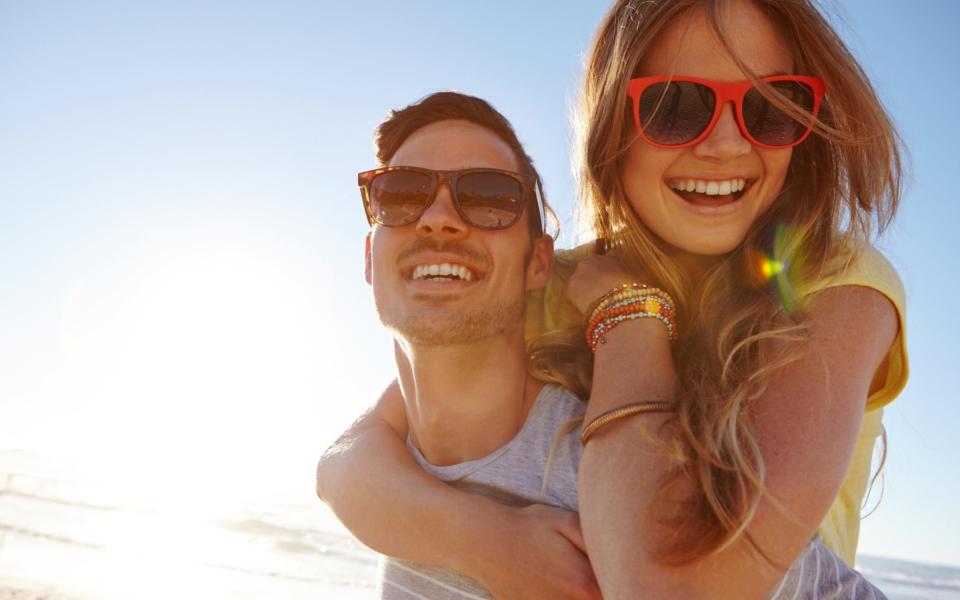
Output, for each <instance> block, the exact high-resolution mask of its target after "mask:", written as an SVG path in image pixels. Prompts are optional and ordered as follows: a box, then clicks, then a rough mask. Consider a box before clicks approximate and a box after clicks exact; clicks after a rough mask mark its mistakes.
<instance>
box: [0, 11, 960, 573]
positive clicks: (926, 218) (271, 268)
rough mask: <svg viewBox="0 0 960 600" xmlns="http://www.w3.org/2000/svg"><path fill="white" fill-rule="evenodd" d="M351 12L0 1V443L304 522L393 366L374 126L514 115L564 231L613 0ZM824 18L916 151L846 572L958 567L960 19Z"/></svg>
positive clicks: (896, 241) (893, 254)
mask: <svg viewBox="0 0 960 600" xmlns="http://www.w3.org/2000/svg"><path fill="white" fill-rule="evenodd" d="M362 4H363V6H362V7H347V3H339V2H338V3H333V2H330V3H319V2H306V1H304V2H292V1H281V2H271V3H256V2H224V1H213V0H211V1H208V2H186V1H173V2H164V3H146V2H104V1H101V2H88V3H82V4H80V3H68V2H59V3H58V2H12V1H0V89H2V90H3V91H2V92H0V231H2V235H0V449H3V448H9V447H27V448H32V449H35V450H38V451H43V452H48V453H54V454H57V453H60V454H70V455H72V456H75V457H77V456H80V457H85V458H87V459H88V460H89V461H91V462H95V463H97V464H101V463H102V464H103V465H106V467H105V469H106V472H109V473H114V474H116V473H126V472H128V471H129V470H131V469H134V468H143V466H144V465H147V466H149V467H150V468H155V469H159V470H160V472H161V474H165V475H166V476H167V477H168V478H170V479H169V481H171V482H174V483H176V482H180V481H190V482H191V484H192V485H199V486H209V488H210V489H213V488H217V489H223V488H230V489H232V487H231V486H233V487H243V485H250V484H248V483H246V482H249V481H251V480H255V481H256V482H257V483H258V485H259V486H260V487H273V488H275V489H278V490H284V491H285V492H289V494H293V495H296V496H297V497H298V498H302V499H304V500H306V501H310V500H309V497H310V485H311V470H312V464H313V462H314V461H315V459H316V457H317V456H318V454H319V452H320V451H321V450H322V448H323V447H325V446H326V444H327V443H328V442H329V441H330V440H331V439H332V437H333V436H334V435H335V433H336V432H337V431H339V430H341V429H342V428H343V427H344V426H345V425H346V424H347V423H348V422H349V421H350V420H352V418H353V417H355V416H356V415H357V414H358V413H359V412H360V411H361V410H362V409H363V407H364V406H365V405H367V404H368V403H369V402H370V401H371V400H372V399H373V398H374V397H375V395H376V393H377V391H378V389H379V388H380V387H382V385H383V384H384V383H385V382H386V381H387V380H388V379H389V377H390V372H391V366H392V363H391V360H392V358H391V352H390V344H389V338H388V336H387V335H386V334H384V333H383V332H382V331H381V330H380V328H379V326H378V324H377V322H376V319H375V316H374V313H373V309H372V303H371V302H370V298H369V290H368V288H367V287H366V285H365V284H364V283H363V279H362V272H361V258H362V240H363V235H364V233H365V232H366V222H365V220H364V218H363V214H362V211H361V208H360V199H359V194H358V193H357V189H356V176H355V174H356V172H357V171H360V170H363V169H366V168H369V167H371V166H373V165H374V157H373V152H372V144H371V134H372V131H373V128H374V127H375V126H376V124H377V123H378V122H379V121H380V119H381V118H382V117H383V115H384V114H385V113H386V111H387V110H388V109H390V108H392V107H399V106H402V105H405V104H407V103H409V102H411V101H413V100H415V99H417V98H419V97H421V96H423V95H425V94H427V93H429V92H431V91H436V90H441V89H448V88H449V89H456V90H459V91H464V92H468V93H472V94H476V95H480V96H483V97H485V98H487V99H489V100H490V101H491V102H493V103H494V104H495V105H496V106H497V107H498V108H500V109H501V110H502V111H503V112H504V113H505V114H506V115H507V116H508V118H510V119H511V120H512V121H513V123H514V124H515V126H516V128H517V130H518V132H519V134H520V137H521V139H522V140H523V141H524V143H525V144H526V146H527V149H528V151H529V152H530V154H531V155H532V156H533V157H534V158H535V160H536V161H537V164H538V166H539V167H540V169H541V172H542V174H543V175H544V177H545V180H546V184H547V193H548V196H549V198H550V199H551V201H552V202H553V203H554V205H555V206H556V207H557V209H558V212H559V214H560V215H561V216H562V217H564V228H565V231H566V233H567V234H569V233H570V232H571V230H572V225H571V221H570V215H571V213H572V201H571V199H572V197H573V192H572V182H571V177H570V166H569V142H570V127H569V118H568V117H569V112H570V107H571V106H572V104H573V103H574V102H575V98H576V93H577V86H578V84H579V79H580V75H581V63H582V56H583V53H584V52H585V50H586V48H587V46H588V44H589V40H590V37H591V35H592V33H593V30H594V28H595V26H596V24H597V22H598V20H599V18H600V16H601V15H602V13H603V12H604V10H605V9H606V7H607V2H605V1H588V0H581V1H578V2H569V3H557V2H528V3H524V2H516V1H513V2H506V1H492V2H486V3H483V5H482V8H478V7H479V6H481V5H479V4H477V3H467V2H441V1H430V2H427V1H423V2H408V3H395V2H385V1H377V2H364V3H362ZM828 7H829V9H828V10H829V12H830V13H831V14H832V15H834V17H833V18H834V19H835V22H837V23H838V27H839V30H840V32H841V34H842V35H843V36H844V38H845V39H846V40H847V41H848V43H849V45H850V46H851V48H852V49H853V51H854V53H855V54H856V55H857V56H858V57H859V58H860V59H861V61H862V63H863V65H864V68H865V69H866V71H867V73H868V74H869V75H870V77H871V79H872V81H873V82H874V85H875V86H876V88H877V90H878V92H879V93H880V95H881V97H882V98H883V100H884V102H885V103H886V105H887V107H888V108H889V109H890V111H891V113H892V114H893V116H894V119H895V120H896V122H897V124H898V125H899V127H900V129H901V132H902V134H903V137H904V139H905V141H906V143H907V145H908V147H909V150H910V154H911V157H912V159H911V172H912V175H911V178H910V180H909V181H908V186H907V192H906V195H905V197H904V201H903V206H902V210H901V212H900V215H899V219H898V221H897V223H896V225H895V226H894V227H893V229H892V230H891V231H890V232H889V234H888V235H887V236H886V237H885V238H884V239H883V240H882V241H881V244H880V246H881V248H883V249H884V251H885V252H886V253H887V254H888V256H889V257H890V259H891V260H892V261H893V263H894V264H895V265H896V266H897V268H898V269H899V271H900V273H901V275H902V277H903V280H904V282H905V284H906V287H907V293H908V298H909V305H908V315H909V324H908V328H909V338H908V339H909V347H910V353H911V359H912V378H911V381H910V384H909V386H908V388H907V390H906V392H905V393H904V394H903V395H902V396H901V397H900V399H899V400H897V402H896V403H894V404H893V405H892V406H891V407H890V408H889V409H888V412H887V416H886V420H885V422H886V424H887V428H888V431H889V437H890V456H889V461H888V466H887V472H886V473H887V474H886V479H885V486H884V497H883V499H882V502H881V503H880V508H879V509H878V510H877V511H876V512H875V513H874V514H873V515H872V516H870V517H869V518H868V519H867V520H866V521H865V522H864V524H863V534H862V543H861V550H862V551H863V552H867V553H871V554H879V555H887V556H894V557H903V558H914V559H919V560H929V561H938V562H947V563H952V564H960V525H958V522H960V519H958V518H957V516H956V513H955V512H954V506H955V504H956V499H957V498H958V497H960V482H958V478H957V473H958V469H957V467H956V461H957V459H958V458H960V440H958V437H960V436H957V435H956V434H955V433H954V429H955V428H956V424H957V423H958V422H960V409H958V407H957V402H956V401H955V400H954V398H953V397H952V393H950V392H949V390H948V386H947V381H948V379H947V378H948V373H949V372H951V371H953V370H954V369H953V367H954V365H953V360H952V357H953V354H954V353H953V351H951V350H950V348H949V347H948V345H947V343H946V342H947V341H949V340H951V339H953V338H954V337H956V336H957V334H958V333H960V327H958V317H957V316H956V315H957V311H956V310H955V309H954V307H953V306H952V304H951V303H950V301H951V300H952V298H953V297H954V296H955V295H956V293H957V283H956V281H957V279H956V276H957V268H956V266H955V264H954V263H953V260H955V258H956V257H957V256H958V252H957V250H956V249H954V248H953V246H952V243H953V242H954V241H955V240H956V238H957V234H956V224H957V223H958V222H960V218H958V217H960V215H958V212H960V211H958V209H957V207H956V203H955V202H954V201H952V200H950V197H952V196H953V194H952V193H951V192H949V190H950V189H952V187H953V186H954V185H955V183H954V176H955V175H956V173H957V171H958V166H960V164H958V161H957V159H956V153H955V152H954V151H953V149H952V146H953V145H954V143H955V141H956V140H957V139H960V126H958V122H960V119H958V115H956V114H954V112H955V111H956V104H957V103H956V99H957V98H958V97H960V87H958V84H957V82H956V77H955V76H954V72H955V71H956V68H957V64H958V59H960V44H958V42H957V38H956V35H955V34H954V32H953V29H954V24H955V23H956V22H957V20H958V18H960V8H958V5H956V4H955V3H953V2H951V1H950V0H939V1H937V0H924V1H922V2H916V3H909V4H908V3H902V2H877V1H876V0H848V1H843V2H839V1H838V2H836V3H832V4H828ZM570 239H571V238H570V237H569V236H565V237H564V238H562V240H564V241H567V242H569V240H570ZM108 467H109V468H108ZM111 469H112V470H111ZM241 475H242V477H241ZM239 479H243V480H244V483H243V484H241V483H238V480H239ZM876 497H877V494H875V495H874V497H873V499H874V500H875V499H876Z"/></svg>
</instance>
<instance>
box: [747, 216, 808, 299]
mask: <svg viewBox="0 0 960 600" xmlns="http://www.w3.org/2000/svg"><path fill="white" fill-rule="evenodd" d="M799 242H800V236H799V234H798V232H797V231H796V228H794V227H790V226H788V225H785V224H782V223H781V224H780V225H777V227H776V229H775V231H774V234H773V239H772V240H771V243H770V246H769V252H764V253H761V255H760V257H759V259H758V260H757V270H758V271H759V273H760V275H761V276H762V277H763V279H764V280H765V281H767V282H769V284H770V285H771V286H772V288H773V291H774V293H775V294H776V295H777V300H778V301H779V302H780V307H781V308H782V309H783V311H784V312H786V313H787V314H792V313H794V312H795V311H797V310H799V309H801V308H802V300H803V295H802V290H801V288H802V285H801V284H802V282H801V281H800V277H801V276H802V274H803V272H804V270H803V269H802V268H801V265H802V264H803V253H802V250H801V247H800V243H799Z"/></svg>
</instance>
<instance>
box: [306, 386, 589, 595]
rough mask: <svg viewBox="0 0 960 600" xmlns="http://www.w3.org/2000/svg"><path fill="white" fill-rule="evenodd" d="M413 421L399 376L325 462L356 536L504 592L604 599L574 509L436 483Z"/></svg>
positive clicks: (329, 499)
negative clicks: (412, 439)
mask: <svg viewBox="0 0 960 600" xmlns="http://www.w3.org/2000/svg"><path fill="white" fill-rule="evenodd" d="M406 427H407V425H406V417H405V415H404V410H403V399H402V398H401V396H400V391H399V386H398V385H397V384H396V382H394V383H393V384H391V385H390V387H388V388H387V390H386V391H385V392H384V394H383V396H381V398H380V400H379V401H378V402H377V404H376V405H375V406H374V407H373V408H372V409H371V410H370V411H368V412H367V413H366V414H365V415H364V416H363V417H361V418H360V419H359V420H358V421H357V422H356V423H354V424H353V425H352V426H351V427H350V428H349V429H348V430H347V431H346V432H345V433H344V434H343V435H342V436H340V438H339V439H338V440H337V441H336V442H334V443H333V445H331V446H330V448H328V449H327V451H326V452H325V453H324V454H323V457H322V458H321V459H320V462H319V464H318V465H317V495H318V496H319V497H320V498H321V499H322V500H323V501H324V502H326V503H327V504H328V505H329V506H330V508H331V509H332V510H333V511H334V513H336V515H337V517H338V518H339V519H340V520H341V521H342V522H343V524H344V525H345V526H346V527H347V528H348V529H349V530H350V531H351V532H352V533H353V534H354V535H355V536H356V537H357V539H359V540H360V541H361V542H363V543H364V544H366V545H367V546H369V547H371V548H373V549H374V550H377V551H379V552H381V553H383V554H388V555H390V556H395V557H398V558H404V559H408V560H414V561H418V562H422V563H426V564H432V565H438V566H443V567H447V568H451V569H455V570H457V571H460V572H461V573H464V574H466V575H468V576H470V577H472V578H474V579H476V580H477V581H479V582H480V583H481V584H483V585H484V586H485V587H486V588H487V589H488V590H490V591H491V593H493V594H494V595H495V596H496V597H497V598H578V599H580V598H582V599H594V598H599V597H600V594H599V589H598V587H597V583H596V579H595V578H594V576H593V571H592V570H591V568H590V563H589V561H588V560H587V558H586V555H585V553H584V546H583V540H582V538H581V536H580V525H579V521H578V518H577V515H576V514H575V513H571V512H568V511H565V510H562V509H559V508H554V507H549V506H541V505H534V506H530V507H526V508H512V507H508V506H505V505H502V504H499V503H497V502H494V501H492V500H488V499H486V498H484V497H482V496H477V495H473V494H468V493H466V492H461V491H459V490H456V489H454V488H453V487H451V486H449V485H447V484H445V483H442V482H440V481H437V480H436V479H434V478H432V477H430V476H429V475H428V474H427V473H426V472H424V471H423V470H422V469H421V468H420V467H419V465H417V464H416V462H415V461H414V460H413V458H412V457H411V456H410V453H409V452H408V450H407V448H406V445H405V443H404V441H403V438H404V437H405V435H406Z"/></svg>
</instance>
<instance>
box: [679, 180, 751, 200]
mask: <svg viewBox="0 0 960 600" xmlns="http://www.w3.org/2000/svg"><path fill="white" fill-rule="evenodd" d="M669 185H670V187H671V188H673V189H675V190H677V191H678V192H697V193H698V194H706V195H708V196H726V195H728V194H735V193H737V192H742V191H743V189H744V188H745V187H747V180H746V179H743V178H740V177H738V178H735V179H728V180H726V181H706V180H703V179H677V180H675V181H671V182H670V184H669Z"/></svg>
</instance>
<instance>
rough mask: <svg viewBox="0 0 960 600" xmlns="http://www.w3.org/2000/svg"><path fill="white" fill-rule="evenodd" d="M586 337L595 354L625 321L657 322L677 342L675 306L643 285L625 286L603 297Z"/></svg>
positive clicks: (656, 290) (596, 305) (660, 292)
mask: <svg viewBox="0 0 960 600" xmlns="http://www.w3.org/2000/svg"><path fill="white" fill-rule="evenodd" d="M588 314H589V315H590V316H589V318H588V319H587V323H586V326H585V327H584V336H585V337H586V340H587V345H588V346H590V349H591V350H594V351H596V349H597V344H602V343H605V342H606V341H607V339H606V334H607V333H608V332H609V331H610V330H611V329H613V328H614V327H616V326H617V325H618V324H620V323H622V322H623V321H630V320H633V319H641V318H655V319H657V320H658V321H660V322H661V323H663V324H664V326H666V328H667V334H668V335H669V337H670V341H671V342H674V341H676V339H677V335H678V333H677V324H676V319H675V316H674V302H673V298H671V297H670V294H668V293H666V292H665V291H663V290H661V289H659V288H651V287H648V286H647V285H646V284H643V283H625V284H623V285H620V286H617V287H615V288H613V289H612V290H610V291H609V292H607V293H606V294H604V295H603V296H601V297H600V299H599V300H597V302H595V303H594V308H593V309H592V310H591V311H590V312H589V313H588Z"/></svg>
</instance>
